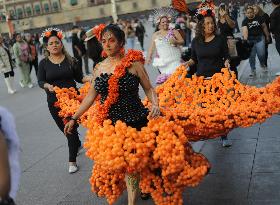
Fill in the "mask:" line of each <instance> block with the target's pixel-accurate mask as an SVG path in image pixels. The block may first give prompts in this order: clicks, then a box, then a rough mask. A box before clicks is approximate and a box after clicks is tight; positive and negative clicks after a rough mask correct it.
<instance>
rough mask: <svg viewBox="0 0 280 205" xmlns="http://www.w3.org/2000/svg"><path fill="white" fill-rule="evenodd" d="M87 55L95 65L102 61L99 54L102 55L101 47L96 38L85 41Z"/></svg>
mask: <svg viewBox="0 0 280 205" xmlns="http://www.w3.org/2000/svg"><path fill="white" fill-rule="evenodd" d="M87 47H88V50H87V53H88V57H89V58H90V59H92V60H93V61H94V63H95V64H97V63H99V62H101V61H102V57H101V53H102V50H103V49H102V45H101V44H100V42H99V41H98V40H97V38H96V37H93V38H92V39H90V40H88V41H87Z"/></svg>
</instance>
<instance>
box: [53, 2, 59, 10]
mask: <svg viewBox="0 0 280 205" xmlns="http://www.w3.org/2000/svg"><path fill="white" fill-rule="evenodd" d="M52 7H53V10H54V11H58V9H59V7H58V3H57V2H56V1H55V2H53V3H52Z"/></svg>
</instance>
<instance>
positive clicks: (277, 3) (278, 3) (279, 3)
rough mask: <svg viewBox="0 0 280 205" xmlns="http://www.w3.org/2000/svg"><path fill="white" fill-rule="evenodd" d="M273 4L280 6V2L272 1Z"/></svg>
mask: <svg viewBox="0 0 280 205" xmlns="http://www.w3.org/2000/svg"><path fill="white" fill-rule="evenodd" d="M271 2H272V3H273V4H275V5H280V0H272V1H271Z"/></svg>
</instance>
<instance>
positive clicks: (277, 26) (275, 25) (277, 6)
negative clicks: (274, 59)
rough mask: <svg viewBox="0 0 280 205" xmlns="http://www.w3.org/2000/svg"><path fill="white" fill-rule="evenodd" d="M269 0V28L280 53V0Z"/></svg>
mask: <svg viewBox="0 0 280 205" xmlns="http://www.w3.org/2000/svg"><path fill="white" fill-rule="evenodd" d="M271 2H272V5H273V7H274V10H273V12H272V13H271V14H270V30H271V33H272V34H273V37H274V39H275V45H276V49H277V51H278V53H279V55H280V23H279V22H280V0H272V1H271ZM279 75H280V73H279Z"/></svg>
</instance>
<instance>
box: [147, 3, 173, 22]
mask: <svg viewBox="0 0 280 205" xmlns="http://www.w3.org/2000/svg"><path fill="white" fill-rule="evenodd" d="M177 14H178V12H177V11H176V10H175V9H173V8H170V7H165V8H157V9H154V10H153V13H152V14H151V15H150V18H149V21H152V22H153V23H155V24H158V23H159V22H160V20H161V19H162V18H163V17H166V18H167V19H168V21H172V20H173V19H174V18H175V17H176V16H177Z"/></svg>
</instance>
